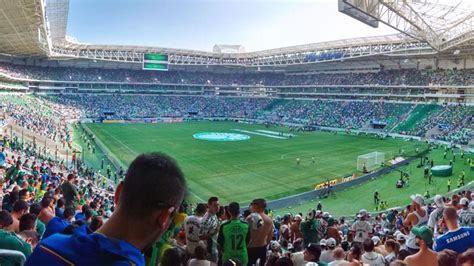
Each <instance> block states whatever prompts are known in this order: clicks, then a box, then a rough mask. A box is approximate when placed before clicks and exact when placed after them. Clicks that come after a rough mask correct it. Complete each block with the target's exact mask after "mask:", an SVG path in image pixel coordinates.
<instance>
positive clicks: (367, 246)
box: [362, 238, 385, 266]
mask: <svg viewBox="0 0 474 266" xmlns="http://www.w3.org/2000/svg"><path fill="white" fill-rule="evenodd" d="M363 247H364V254H362V262H363V263H367V264H369V265H374V266H384V265H385V259H384V257H383V256H382V255H381V254H378V253H377V252H374V242H373V241H372V239H370V238H369V239H366V240H364V243H363Z"/></svg>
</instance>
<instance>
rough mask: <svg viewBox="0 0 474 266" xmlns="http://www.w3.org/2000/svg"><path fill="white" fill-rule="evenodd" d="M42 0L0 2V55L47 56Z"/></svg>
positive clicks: (46, 36)
mask: <svg viewBox="0 0 474 266" xmlns="http://www.w3.org/2000/svg"><path fill="white" fill-rule="evenodd" d="M49 49H50V41H49V37H48V30H47V26H46V23H45V7H44V3H43V1H42V0H14V1H12V0H0V53H6V54H15V55H33V56H47V55H49Z"/></svg>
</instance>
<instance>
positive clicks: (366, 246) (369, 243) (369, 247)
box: [363, 238, 374, 252]
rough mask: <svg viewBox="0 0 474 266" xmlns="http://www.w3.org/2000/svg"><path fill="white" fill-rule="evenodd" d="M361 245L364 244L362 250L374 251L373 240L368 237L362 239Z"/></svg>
mask: <svg viewBox="0 0 474 266" xmlns="http://www.w3.org/2000/svg"><path fill="white" fill-rule="evenodd" d="M363 246H364V251H365V252H372V251H374V242H373V241H372V239H370V238H368V239H366V240H364V243H363Z"/></svg>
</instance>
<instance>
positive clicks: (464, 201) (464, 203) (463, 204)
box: [459, 198, 469, 206]
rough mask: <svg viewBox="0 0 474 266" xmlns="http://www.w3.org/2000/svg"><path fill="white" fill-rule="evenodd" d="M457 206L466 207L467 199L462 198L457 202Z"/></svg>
mask: <svg viewBox="0 0 474 266" xmlns="http://www.w3.org/2000/svg"><path fill="white" fill-rule="evenodd" d="M459 204H461V205H462V206H466V205H468V204H469V200H468V199H467V198H462V199H461V200H460V201H459Z"/></svg>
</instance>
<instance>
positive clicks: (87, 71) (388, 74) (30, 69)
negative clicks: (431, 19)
mask: <svg viewBox="0 0 474 266" xmlns="http://www.w3.org/2000/svg"><path fill="white" fill-rule="evenodd" d="M0 72H2V73H5V74H7V75H10V76H12V77H15V78H23V79H32V80H55V81H96V82H101V81H103V82H126V83H142V82H144V83H173V84H212V85H266V86H276V85H422V86H428V85H470V84H473V83H474V71H473V70H472V69H470V70H464V69H463V70H457V69H448V70H431V69H427V70H417V69H400V70H383V71H379V72H370V73H301V74H296V75H295V74H284V73H268V72H267V73H264V72H257V73H216V72H204V71H202V72H186V71H165V72H160V71H144V70H127V69H99V68H70V67H39V66H22V65H15V64H9V63H5V62H3V63H0Z"/></svg>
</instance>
